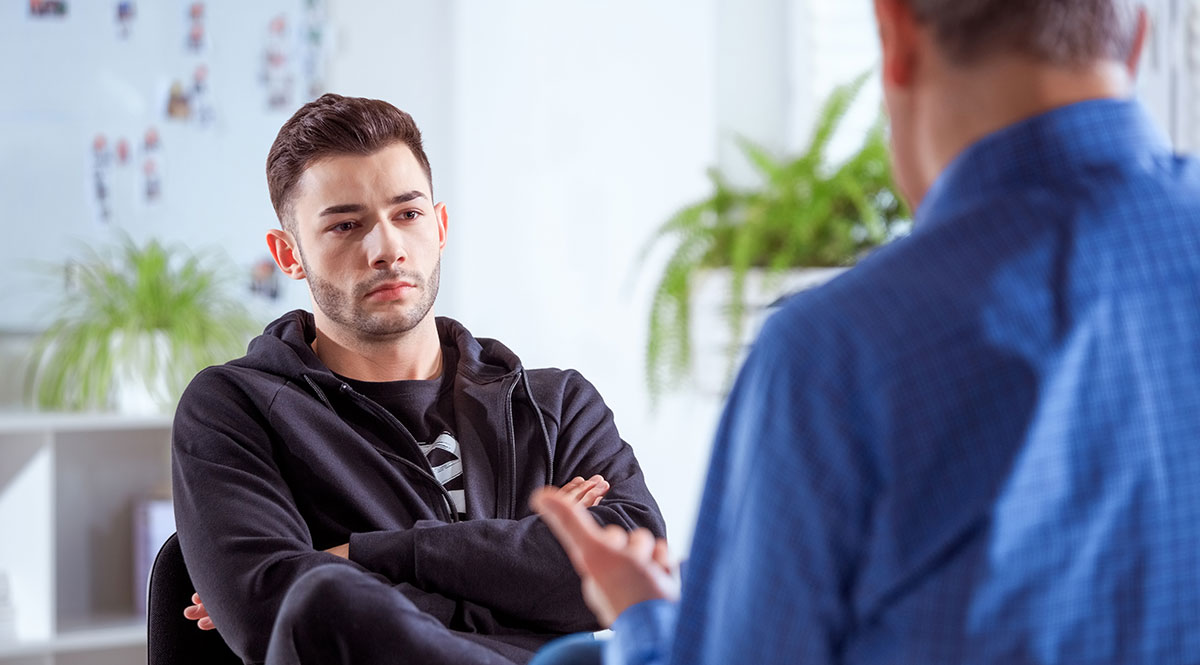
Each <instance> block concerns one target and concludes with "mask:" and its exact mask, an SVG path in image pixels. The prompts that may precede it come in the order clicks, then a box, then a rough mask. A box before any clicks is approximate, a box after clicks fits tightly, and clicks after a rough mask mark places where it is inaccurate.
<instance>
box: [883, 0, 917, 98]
mask: <svg viewBox="0 0 1200 665" xmlns="http://www.w3.org/2000/svg"><path fill="white" fill-rule="evenodd" d="M875 18H876V20H877V21H878V23H879V44H880V50H881V51H882V54H883V84H884V85H890V86H897V87H901V88H905V87H908V86H909V85H910V84H911V83H912V80H913V77H914V74H915V72H916V68H917V39H918V35H917V19H916V17H915V16H913V12H912V9H911V8H910V7H909V6H908V3H907V2H906V1H905V0H875Z"/></svg>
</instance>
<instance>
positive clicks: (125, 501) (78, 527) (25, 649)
mask: <svg viewBox="0 0 1200 665" xmlns="http://www.w3.org/2000/svg"><path fill="white" fill-rule="evenodd" d="M170 435H171V421H170V418H169V417H167V416H150V417H128V416H119V415H100V414H97V415H75V414H71V415H58V414H7V415H6V414H0V576H3V577H5V578H7V581H8V587H9V594H8V595H9V600H10V604H11V611H10V610H5V609H4V608H0V616H3V615H4V614H5V613H9V614H12V615H13V617H14V619H15V620H14V621H13V622H11V623H12V626H11V628H15V631H13V630H11V628H10V631H9V632H15V636H13V635H9V636H7V637H6V636H4V632H5V630H4V626H0V665H15V664H17V663H20V664H22V665H25V664H33V663H37V664H40V665H61V664H69V663H89V664H92V665H106V664H108V663H114V664H116V663H122V664H126V665H127V664H131V663H144V662H146V655H145V654H146V627H145V617H144V616H143V615H142V614H141V612H140V611H139V610H138V607H139V604H140V603H139V600H138V598H137V597H136V596H137V595H138V594H137V593H136V592H135V588H137V587H138V586H139V585H137V584H135V580H134V572H133V571H134V563H133V562H134V558H135V546H134V543H133V531H134V518H133V514H134V511H135V506H137V505H138V503H139V502H141V501H144V500H146V499H151V498H164V497H169V496H170ZM2 587H3V584H2V583H0V588H2ZM181 611H182V608H181Z"/></svg>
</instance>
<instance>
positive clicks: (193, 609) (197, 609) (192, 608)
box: [183, 593, 216, 630]
mask: <svg viewBox="0 0 1200 665" xmlns="http://www.w3.org/2000/svg"><path fill="white" fill-rule="evenodd" d="M192 603H193V604H192V605H188V606H187V607H186V608H185V609H184V610H183V616H185V617H187V618H189V619H191V620H192V621H195V622H196V627H197V628H199V629H200V630H212V629H213V628H216V626H214V625H213V621H212V619H211V618H210V617H209V616H208V610H206V609H204V603H202V602H200V594H198V593H193V594H192Z"/></svg>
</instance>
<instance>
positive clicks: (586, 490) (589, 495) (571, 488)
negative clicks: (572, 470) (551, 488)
mask: <svg viewBox="0 0 1200 665" xmlns="http://www.w3.org/2000/svg"><path fill="white" fill-rule="evenodd" d="M608 488H609V484H608V481H607V480H605V479H604V477H603V476H601V475H599V474H596V475H594V476H592V477H591V478H588V479H586V480H585V479H584V478H583V477H581V476H575V477H574V478H572V479H571V480H570V481H568V482H567V484H565V485H563V486H562V487H561V488H559V490H558V493H559V494H560V495H561V496H563V497H565V498H567V499H569V500H571V501H575V502H577V503H580V504H582V505H583V507H585V508H591V507H592V506H594V505H596V504H598V503H600V499H602V498H603V497H604V495H605V494H606V493H608Z"/></svg>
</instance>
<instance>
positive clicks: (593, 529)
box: [529, 488, 603, 571]
mask: <svg viewBox="0 0 1200 665" xmlns="http://www.w3.org/2000/svg"><path fill="white" fill-rule="evenodd" d="M529 505H530V507H531V508H533V510H534V512H536V513H538V514H539V515H541V516H542V519H543V520H544V521H545V522H546V526H548V527H550V531H551V533H553V534H554V537H555V538H557V539H558V542H559V543H561V544H562V546H563V549H564V550H566V551H567V556H569V557H570V558H571V563H572V564H574V565H575V569H576V570H577V571H579V570H580V569H581V568H582V566H583V560H582V548H583V547H587V546H594V545H596V544H598V543H599V542H600V540H601V538H600V537H601V534H602V533H603V532H602V531H601V529H600V525H598V524H596V521H595V520H594V519H592V517H591V515H589V514H588V513H587V512H586V511H585V510H584V508H583V507H581V506H579V505H578V504H577V503H575V502H574V501H571V500H569V499H567V498H566V497H564V496H562V495H561V494H560V493H559V492H558V491H557V490H555V489H554V488H545V489H541V490H538V491H537V492H534V494H533V497H532V498H530V500H529Z"/></svg>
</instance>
